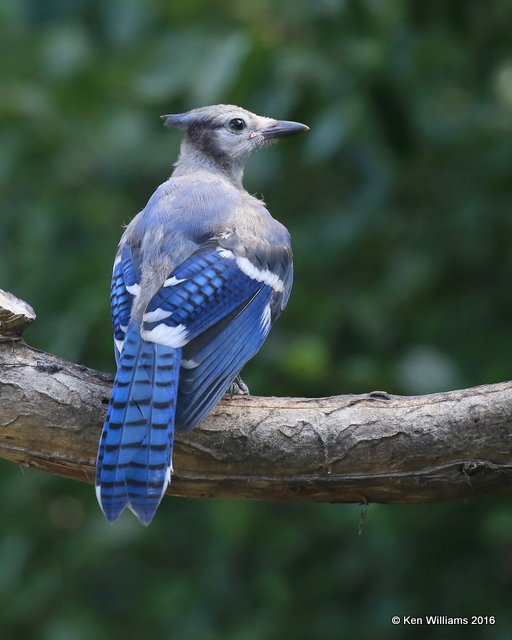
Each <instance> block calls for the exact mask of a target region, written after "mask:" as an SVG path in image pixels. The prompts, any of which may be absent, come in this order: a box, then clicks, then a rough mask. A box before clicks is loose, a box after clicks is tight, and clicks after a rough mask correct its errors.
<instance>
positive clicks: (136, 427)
mask: <svg viewBox="0 0 512 640" xmlns="http://www.w3.org/2000/svg"><path fill="white" fill-rule="evenodd" d="M180 360H181V349H173V348H171V347H166V346H163V345H159V344H155V343H153V342H146V341H144V340H142V338H141V337H140V329H139V327H137V326H136V325H134V324H132V325H130V326H129V327H128V330H127V332H126V338H125V341H124V346H123V351H122V353H121V357H120V359H119V365H118V369H117V374H116V378H115V381H114V387H113V389H112V397H111V398H110V405H109V409H108V413H107V418H106V420H105V424H104V425H103V433H102V435H101V440H100V447H99V451H98V462H97V470H96V494H97V496H98V501H99V503H100V506H101V508H102V510H103V513H104V514H105V516H106V518H107V520H108V521H109V522H114V521H115V520H116V519H117V518H118V516H119V515H120V514H121V512H122V511H123V510H124V509H125V507H128V508H129V509H130V510H131V511H133V513H134V514H135V515H136V516H137V518H138V519H139V520H140V522H141V523H142V524H146V525H147V524H149V523H150V522H151V520H152V519H153V516H154V515H155V512H156V510H157V508H158V505H159V504H160V500H161V499H162V497H163V495H164V493H165V490H166V488H167V485H168V484H169V480H170V478H171V470H172V446H173V439H174V414H175V411H176V396H177V390H178V373H179V368H180Z"/></svg>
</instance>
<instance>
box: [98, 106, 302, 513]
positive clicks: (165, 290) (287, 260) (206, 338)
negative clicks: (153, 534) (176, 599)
mask: <svg viewBox="0 0 512 640" xmlns="http://www.w3.org/2000/svg"><path fill="white" fill-rule="evenodd" d="M162 117H163V118H164V120H165V125H166V126H168V127H171V128H173V127H177V128H181V129H185V132H186V133H185V136H184V138H183V141H182V144H181V150H180V155H179V158H178V161H177V162H176V164H175V169H174V171H173V173H172V175H171V177H170V178H169V179H168V180H167V181H166V182H164V183H163V184H162V185H160V187H158V189H157V190H156V191H155V193H154V194H153V195H152V196H151V198H150V199H149V202H148V203H147V205H146V206H145V208H144V209H143V210H142V211H141V212H140V213H139V214H138V215H137V216H136V217H135V218H134V219H133V220H132V221H131V222H130V224H129V225H128V226H127V227H126V230H125V232H124V234H123V236H122V238H121V241H120V243H119V247H118V250H117V254H116V257H115V261H114V270H113V275H112V286H111V306H112V320H113V326H114V339H115V340H114V341H115V355H116V361H117V373H116V377H115V381H114V386H113V389H112V397H111V399H110V404H109V407H108V412H107V417H106V420H105V424H104V426H103V432H102V435H101V440H100V444H99V451H98V461H97V475H96V493H97V496H98V501H99V503H100V506H101V508H102V510H103V513H104V514H105V516H106V518H107V520H108V521H109V522H111V523H112V522H114V521H115V520H116V519H117V518H118V516H119V515H120V513H121V512H122V511H123V510H124V509H125V507H128V508H129V509H130V510H131V511H132V512H133V513H134V514H135V515H136V517H137V518H138V519H139V521H140V522H141V523H143V524H145V525H148V524H149V523H150V522H151V520H152V519H153V516H154V515H155V512H156V510H157V508H158V505H159V504H160V501H161V499H162V496H163V495H164V493H165V490H166V488H167V485H168V484H169V481H170V478H171V472H172V449H173V440H174V429H175V428H176V429H181V430H183V431H189V430H191V429H193V428H194V427H195V426H196V425H197V424H198V423H199V422H200V421H201V420H202V419H203V418H204V417H205V416H206V414H207V413H208V412H209V411H210V410H211V409H212V408H213V407H214V406H215V405H216V404H217V402H218V401H219V400H220V398H221V397H222V396H223V395H224V394H225V393H226V392H227V390H228V389H230V387H231V386H232V385H234V384H236V382H237V381H238V387H239V388H240V389H242V390H244V388H245V385H244V384H243V383H242V382H241V380H240V379H239V373H240V370H241V369H242V367H243V366H244V364H245V363H246V362H247V361H248V360H249V359H250V358H252V357H253V356H254V355H255V353H256V352H257V351H258V349H259V348H260V347H261V345H262V343H263V341H264V340H265V338H266V337H267V335H268V333H269V331H270V328H271V326H272V325H273V323H274V322H275V321H276V319H277V317H278V316H279V315H280V313H281V311H282V310H283V309H284V307H285V305H286V303H287V301H288V297H289V295H290V289H291V286H292V279H293V266H292V252H291V246H290V235H289V233H288V231H287V230H286V228H285V227H284V226H283V225H282V224H280V223H279V222H277V221H276V220H274V218H272V216H271V215H270V213H269V212H268V211H267V209H266V208H265V204H264V203H263V202H262V201H261V200H258V199H257V198H255V197H253V196H251V195H249V193H248V192H247V191H246V190H245V189H244V188H243V186H242V175H243V169H244V164H245V162H246V160H247V158H248V156H249V155H250V154H251V153H252V152H253V151H255V150H257V149H259V148H261V147H263V146H264V145H265V144H267V143H268V142H272V141H275V140H277V139H278V138H280V137H283V136H289V135H292V134H295V133H298V132H301V131H307V130H308V127H307V126H306V125H303V124H300V123H297V122H288V121H280V120H274V119H272V118H266V117H261V116H257V115H255V114H254V113H251V112H249V111H246V110H245V109H241V108H240V107H236V106H232V105H215V106H210V107H202V108H199V109H193V110H192V111H188V112H187V113H181V114H176V115H167V116H162Z"/></svg>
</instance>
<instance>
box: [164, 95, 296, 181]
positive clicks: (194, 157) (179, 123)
mask: <svg viewBox="0 0 512 640" xmlns="http://www.w3.org/2000/svg"><path fill="white" fill-rule="evenodd" d="M162 118H164V120H165V125H166V126H167V127H171V128H175V127H176V128H180V129H186V132H187V133H186V135H185V138H184V139H183V143H182V147H181V155H180V159H179V161H178V164H177V168H178V169H179V168H180V165H181V166H183V168H185V166H188V167H190V165H194V164H195V165H197V164H199V165H203V166H206V165H207V166H212V167H214V168H218V169H219V170H221V171H222V172H223V173H225V174H227V175H228V177H230V178H232V179H233V180H234V181H235V182H240V181H241V177H242V172H243V167H244V164H245V161H246V160H247V158H248V157H249V155H250V154H251V153H252V152H253V151H256V150H258V149H260V148H261V147H263V146H264V145H265V144H267V143H270V142H274V141H276V140H277V139H278V138H282V137H284V136H289V135H293V134H295V133H300V132H301V131H308V129H309V127H307V126H306V125H305V124H300V123H299V122H289V121H287V120H274V119H273V118H266V117H264V116H257V115H256V114H255V113H251V112H250V111H247V110H246V109H242V108H241V107H236V106H234V105H230V104H216V105H212V106H210V107H200V108H199V109H192V111H187V112H186V113H179V114H173V115H166V116H162Z"/></svg>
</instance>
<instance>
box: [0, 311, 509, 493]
mask: <svg viewBox="0 0 512 640" xmlns="http://www.w3.org/2000/svg"><path fill="white" fill-rule="evenodd" d="M1 302H2V300H1V299H0V307H1V306H2V304H1ZM18 302H21V301H18ZM25 304H26V303H25ZM15 306H16V305H15ZM17 308H18V307H17ZM27 308H28V305H27ZM16 313H17V315H19V314H20V313H19V311H17V312H16V311H14V312H12V313H11V315H15V314H16ZM2 314H3V315H2ZM32 314H33V312H32ZM8 315H9V312H8V311H6V309H5V306H4V309H3V310H2V309H0V322H1V323H0V333H2V327H5V326H9V327H12V326H13V323H12V322H11V323H10V324H9V318H8ZM22 315H23V314H22ZM27 317H28V316H27ZM33 317H35V315H34V316H33ZM32 319H33V318H32ZM6 322H7V325H6ZM21 324H23V323H21ZM17 326H21V325H20V323H19V322H18V325H17ZM3 334H4V336H3V337H2V336H1V335H0V457H3V458H5V459H7V460H11V461H13V462H18V463H21V464H23V465H28V466H32V467H37V468H39V469H44V470H46V471H49V472H51V473H56V474H59V475H62V476H65V477H68V478H73V479H77V480H82V481H87V482H92V481H93V479H94V467H95V461H96V450H97V445H98V440H99V435H100V430H101V424H102V422H103V419H104V415H105V410H106V407H107V404H108V399H109V396H110V388H111V384H112V377H111V376H108V375H106V374H103V373H100V372H98V371H93V370H91V369H88V368H86V367H82V366H78V365H75V364H71V363H69V362H66V361H64V360H61V359H60V358H57V357H56V356H53V355H50V354H47V353H42V352H39V351H36V350H34V349H32V348H30V347H28V346H27V345H25V344H24V343H23V342H22V341H21V340H20V339H19V336H17V335H16V331H3ZM511 423H512V382H505V383H501V384H493V385H486V386H481V387H475V388H473V389H465V390H461V391H450V392H448V393H436V394H432V395H428V396H413V397H401V396H387V394H382V393H379V392H376V393H373V394H367V395H366V394H365V395H355V396H336V397H331V398H313V399H306V398H262V397H253V396H250V397H233V398H225V399H224V400H223V401H222V402H221V403H220V404H219V405H218V407H217V408H216V409H215V410H214V411H213V413H212V414H211V415H210V416H209V417H208V418H207V419H206V420H205V421H204V423H203V424H202V425H201V427H200V428H197V429H195V430H194V431H193V432H192V433H190V434H177V437H176V444H175V452H174V469H175V471H174V475H173V480H172V483H171V486H170V489H169V493H170V494H174V495H181V496H189V497H206V496H207V497H214V496H215V497H226V498H227V497H229V498H252V499H268V500H286V501H292V500H314V501H324V502H397V503H399V502H402V503H421V502H432V501H438V500H455V499H465V498H469V497H472V496H475V495H478V494H492V493H504V492H510V491H512V455H511Z"/></svg>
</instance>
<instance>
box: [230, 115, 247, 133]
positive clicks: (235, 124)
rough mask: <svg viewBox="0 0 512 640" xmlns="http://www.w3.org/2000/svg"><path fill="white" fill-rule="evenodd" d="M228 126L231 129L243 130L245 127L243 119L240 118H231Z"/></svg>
mask: <svg viewBox="0 0 512 640" xmlns="http://www.w3.org/2000/svg"><path fill="white" fill-rule="evenodd" d="M229 128H230V129H231V130H232V131H243V130H244V129H245V120H242V118H233V120H230V121H229Z"/></svg>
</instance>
